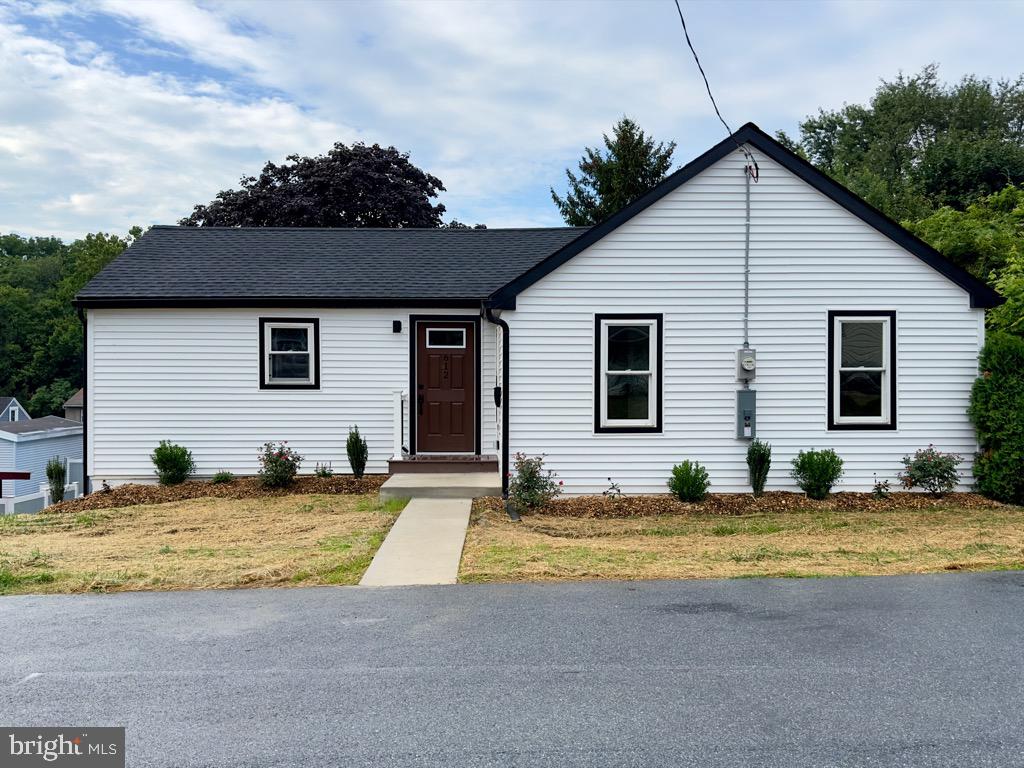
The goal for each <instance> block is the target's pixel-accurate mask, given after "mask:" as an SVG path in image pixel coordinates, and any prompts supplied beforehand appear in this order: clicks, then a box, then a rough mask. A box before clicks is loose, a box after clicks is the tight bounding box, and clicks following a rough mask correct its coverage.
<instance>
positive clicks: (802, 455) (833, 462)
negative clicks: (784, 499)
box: [790, 448, 843, 499]
mask: <svg viewBox="0 0 1024 768" xmlns="http://www.w3.org/2000/svg"><path fill="white" fill-rule="evenodd" d="M790 474H791V475H792V476H793V479H794V480H796V484H797V485H798V486H800V490H802V491H803V492H804V493H806V494H807V495H808V497H810V498H812V499H824V498H827V497H828V494H829V491H831V490H832V486H833V485H835V484H836V482H837V481H838V480H839V478H840V477H842V476H843V460H842V459H840V458H839V455H838V454H837V453H836V452H835V451H833V450H832V449H831V448H825V449H824V450H821V451H814V450H811V451H800V452H799V453H798V454H797V455H796V458H795V459H793V470H792V472H791V473H790Z"/></svg>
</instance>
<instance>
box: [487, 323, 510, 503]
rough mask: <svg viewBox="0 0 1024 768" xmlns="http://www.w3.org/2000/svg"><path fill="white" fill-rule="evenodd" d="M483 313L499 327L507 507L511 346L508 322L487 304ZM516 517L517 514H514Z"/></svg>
mask: <svg viewBox="0 0 1024 768" xmlns="http://www.w3.org/2000/svg"><path fill="white" fill-rule="evenodd" d="M483 310H484V313H485V314H486V315H487V321H488V322H489V323H492V324H494V325H496V326H498V327H499V328H501V495H502V497H503V498H504V499H505V500H506V504H505V507H506V509H509V507H508V504H507V501H508V473H509V464H508V421H509V419H508V412H509V399H508V369H509V365H508V361H509V349H510V347H511V344H510V339H509V329H508V323H507V322H506V321H504V320H502V319H501V318H500V317H495V316H494V311H493V310H492V309H491V307H490V306H489V305H488V304H486V303H485V304H484V305H483ZM509 516H513V511H512V510H509ZM516 517H518V516H516Z"/></svg>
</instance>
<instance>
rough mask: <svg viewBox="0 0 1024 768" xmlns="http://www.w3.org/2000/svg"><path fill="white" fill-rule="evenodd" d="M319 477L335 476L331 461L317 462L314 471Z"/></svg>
mask: <svg viewBox="0 0 1024 768" xmlns="http://www.w3.org/2000/svg"><path fill="white" fill-rule="evenodd" d="M313 474H314V475H316V476H317V477H334V470H333V469H332V468H331V462H327V463H326V464H321V463H320V462H317V465H316V470H315V471H314V472H313Z"/></svg>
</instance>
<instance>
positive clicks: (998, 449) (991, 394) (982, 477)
mask: <svg viewBox="0 0 1024 768" xmlns="http://www.w3.org/2000/svg"><path fill="white" fill-rule="evenodd" d="M979 367H980V369H981V376H980V377H979V378H978V379H977V380H976V381H975V382H974V388H973V389H972V390H971V404H970V407H969V408H968V409H967V414H968V416H970V417H971V421H973V422H974V427H975V429H976V430H977V431H978V445H979V447H980V448H981V450H980V452H979V453H978V455H977V456H976V457H975V459H974V479H975V489H976V490H977V491H978V492H980V493H983V494H985V495H986V496H989V497H990V498H993V499H996V500H997V501H1003V502H1007V503H1011V504H1024V339H1022V338H1020V337H1017V336H1010V335H1009V334H1005V333H996V334H993V335H992V336H991V337H989V339H988V341H987V342H986V343H985V348H984V349H983V350H982V351H981V359H980V366H979Z"/></svg>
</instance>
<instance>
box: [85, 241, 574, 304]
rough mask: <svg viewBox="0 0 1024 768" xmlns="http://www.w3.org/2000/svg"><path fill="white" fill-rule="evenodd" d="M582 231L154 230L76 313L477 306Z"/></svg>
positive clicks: (96, 284) (98, 280) (100, 278)
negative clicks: (132, 308) (143, 306)
mask: <svg viewBox="0 0 1024 768" xmlns="http://www.w3.org/2000/svg"><path fill="white" fill-rule="evenodd" d="M585 231H586V229H584V228H575V227H559V228H552V229H479V230H451V229H299V228H277V227H243V228H228V227H170V226H156V227H153V228H152V229H150V230H149V231H148V232H147V233H146V234H145V235H143V236H142V237H141V238H140V239H139V240H137V241H136V242H135V243H134V244H133V245H132V246H131V247H130V248H128V250H126V251H125V252H124V253H123V254H122V255H121V256H119V257H118V258H117V259H116V260H114V262H112V263H111V264H110V265H109V266H107V267H106V268H105V269H104V270H103V271H101V272H100V273H99V274H98V275H97V276H96V277H95V278H94V279H93V280H92V282H90V283H89V284H88V285H87V286H85V288H83V289H82V291H81V292H80V293H79V294H78V297H77V303H79V304H83V305H103V304H111V305H114V304H119V303H136V302H137V303H150V302H153V303H172V302H171V301H170V300H175V301H174V302H173V303H184V304H187V303H201V302H203V301H208V302H210V303H219V304H224V305H229V304H232V303H234V304H243V303H249V302H251V301H252V300H260V301H263V302H264V303H268V302H271V301H272V300H273V299H277V298H282V299H292V300H294V299H297V300H301V301H304V302H306V303H308V304H315V303H317V301H318V300H327V301H328V302H329V301H338V302H349V301H355V302H365V303H368V304H369V303H388V302H391V303H398V302H400V301H403V300H404V301H408V300H412V299H416V300H420V301H424V302H427V301H438V302H445V301H449V302H452V301H470V300H472V301H478V300H480V299H483V298H486V297H487V296H489V295H490V294H491V293H492V292H494V291H495V290H497V289H498V288H500V287H501V286H503V285H505V284H506V283H508V282H509V281H510V280H513V279H514V278H516V277H518V276H519V275H521V274H522V273H524V272H526V271H527V270H528V269H530V268H531V267H533V266H535V265H536V264H538V263H540V262H541V261H543V260H544V258H545V257H547V256H550V255H551V254H552V253H554V252H555V251H557V250H559V249H560V248H561V247H563V246H564V245H566V244H567V243H570V242H572V241H573V240H574V239H576V238H577V237H579V236H580V235H581V234H583V232H585ZM177 300H184V301H180V302H179V301H177ZM289 303H295V302H294V301H290V302H289Z"/></svg>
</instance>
